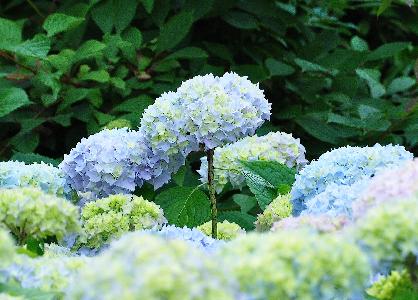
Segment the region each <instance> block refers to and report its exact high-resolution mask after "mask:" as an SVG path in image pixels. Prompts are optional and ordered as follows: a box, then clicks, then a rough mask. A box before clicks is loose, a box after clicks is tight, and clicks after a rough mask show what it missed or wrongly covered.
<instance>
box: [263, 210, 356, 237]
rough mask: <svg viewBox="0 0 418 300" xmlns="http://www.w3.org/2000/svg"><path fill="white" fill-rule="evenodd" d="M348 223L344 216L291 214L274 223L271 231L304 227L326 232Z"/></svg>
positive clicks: (340, 227) (338, 228)
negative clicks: (295, 215) (294, 215)
mask: <svg viewBox="0 0 418 300" xmlns="http://www.w3.org/2000/svg"><path fill="white" fill-rule="evenodd" d="M348 224H350V221H349V220H348V219H347V217H345V216H337V217H331V216H330V215H327V214H322V215H303V216H297V217H293V216H291V217H288V218H284V219H282V220H280V221H278V222H276V223H274V224H273V226H272V228H271V231H275V232H278V231H289V230H295V229H306V230H308V231H312V232H316V233H327V232H335V231H338V230H341V229H343V227H344V226H346V225H348Z"/></svg>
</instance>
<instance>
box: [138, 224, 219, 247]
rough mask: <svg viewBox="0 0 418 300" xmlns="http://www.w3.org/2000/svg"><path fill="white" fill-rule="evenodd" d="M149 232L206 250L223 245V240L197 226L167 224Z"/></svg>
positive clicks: (148, 231)
mask: <svg viewBox="0 0 418 300" xmlns="http://www.w3.org/2000/svg"><path fill="white" fill-rule="evenodd" d="M146 232H147V233H149V234H152V235H156V236H159V237H161V238H163V239H165V240H168V241H171V240H180V241H185V242H186V243H187V244H189V245H190V246H192V247H194V248H197V249H200V250H204V251H206V252H214V251H215V250H216V249H218V248H219V246H221V245H223V241H220V240H215V239H213V238H211V237H210V236H207V235H206V234H204V233H202V231H200V230H198V229H196V228H192V229H190V228H188V227H176V226H174V225H165V226H163V227H162V228H161V229H160V230H156V229H153V230H146Z"/></svg>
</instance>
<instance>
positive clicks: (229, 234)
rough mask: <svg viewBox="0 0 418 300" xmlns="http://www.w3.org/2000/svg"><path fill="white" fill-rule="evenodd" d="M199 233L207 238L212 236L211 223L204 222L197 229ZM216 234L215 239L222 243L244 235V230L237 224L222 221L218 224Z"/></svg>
mask: <svg viewBox="0 0 418 300" xmlns="http://www.w3.org/2000/svg"><path fill="white" fill-rule="evenodd" d="M197 229H199V230H200V231H201V232H203V233H204V234H206V235H207V236H211V234H212V222H210V221H209V222H206V223H204V224H202V225H200V226H198V227H197ZM217 229H218V234H217V238H218V239H220V240H224V241H230V240H232V239H235V238H236V237H238V236H240V235H243V234H245V230H244V229H242V228H241V227H240V226H239V225H238V224H236V223H233V222H229V221H228V220H224V221H223V222H220V223H218V228H217Z"/></svg>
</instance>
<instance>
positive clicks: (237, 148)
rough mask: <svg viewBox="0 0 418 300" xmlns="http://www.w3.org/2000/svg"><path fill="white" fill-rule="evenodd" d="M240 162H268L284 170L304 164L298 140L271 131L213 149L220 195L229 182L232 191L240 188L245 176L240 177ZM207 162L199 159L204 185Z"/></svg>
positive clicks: (303, 152)
mask: <svg viewBox="0 0 418 300" xmlns="http://www.w3.org/2000/svg"><path fill="white" fill-rule="evenodd" d="M240 160H245V161H251V160H271V161H277V162H279V163H282V164H285V165H287V166H288V167H296V168H298V169H300V168H301V167H303V166H304V165H305V164H306V162H307V161H306V159H305V148H304V147H303V145H302V144H301V143H300V141H299V139H295V138H294V137H293V136H292V135H291V134H287V133H284V132H271V133H269V134H267V135H265V136H251V137H245V138H243V139H242V140H239V141H237V142H235V143H233V144H229V145H226V146H223V147H219V148H216V149H215V155H214V161H213V164H214V167H215V177H214V180H215V188H216V191H217V192H218V193H220V192H221V191H222V189H223V187H224V186H225V185H226V184H227V183H228V182H230V183H231V184H232V186H233V187H234V188H242V187H243V186H244V184H245V177H244V176H243V175H242V174H241V172H240V169H241V164H240ZM207 169H208V166H207V160H206V159H205V158H202V159H201V167H200V170H199V171H198V173H199V174H200V176H201V181H202V182H204V183H206V182H207V180H208V179H207V174H208V172H207Z"/></svg>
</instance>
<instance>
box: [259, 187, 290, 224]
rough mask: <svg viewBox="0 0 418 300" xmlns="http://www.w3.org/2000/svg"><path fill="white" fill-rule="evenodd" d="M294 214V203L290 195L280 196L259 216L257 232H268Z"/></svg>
mask: <svg viewBox="0 0 418 300" xmlns="http://www.w3.org/2000/svg"><path fill="white" fill-rule="evenodd" d="M291 214H292V203H291V202H290V194H285V195H279V196H278V197H277V198H275V199H274V200H273V201H272V202H271V203H270V204H269V205H268V206H267V207H266V209H265V210H264V211H263V213H261V214H259V215H258V216H257V221H256V222H255V227H256V229H257V231H260V232H261V231H268V230H270V229H271V227H272V226H273V224H274V223H275V222H277V221H279V220H281V219H284V218H287V217H289V216H290V215H291Z"/></svg>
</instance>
